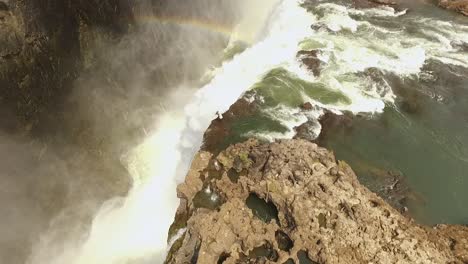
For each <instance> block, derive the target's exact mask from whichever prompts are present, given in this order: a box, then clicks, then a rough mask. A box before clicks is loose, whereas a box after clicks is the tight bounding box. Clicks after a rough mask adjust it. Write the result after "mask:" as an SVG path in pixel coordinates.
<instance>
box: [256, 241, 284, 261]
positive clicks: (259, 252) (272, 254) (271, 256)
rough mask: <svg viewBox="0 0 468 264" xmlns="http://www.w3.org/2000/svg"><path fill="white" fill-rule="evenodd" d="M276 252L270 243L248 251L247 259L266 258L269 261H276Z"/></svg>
mask: <svg viewBox="0 0 468 264" xmlns="http://www.w3.org/2000/svg"><path fill="white" fill-rule="evenodd" d="M278 257H279V256H278V252H276V250H274V249H273V247H272V246H271V244H270V243H266V244H264V245H262V246H260V247H256V248H254V249H252V251H250V253H249V256H248V258H249V259H262V258H266V259H268V260H270V261H275V262H276V261H278Z"/></svg>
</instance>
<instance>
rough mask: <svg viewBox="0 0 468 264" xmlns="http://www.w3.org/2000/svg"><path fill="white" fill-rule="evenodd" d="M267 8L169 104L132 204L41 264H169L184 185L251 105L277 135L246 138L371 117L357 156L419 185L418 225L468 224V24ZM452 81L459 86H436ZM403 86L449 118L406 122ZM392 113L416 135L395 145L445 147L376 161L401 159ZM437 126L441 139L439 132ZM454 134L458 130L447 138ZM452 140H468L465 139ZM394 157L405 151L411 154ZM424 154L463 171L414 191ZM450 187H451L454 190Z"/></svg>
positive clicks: (123, 202)
mask: <svg viewBox="0 0 468 264" xmlns="http://www.w3.org/2000/svg"><path fill="white" fill-rule="evenodd" d="M260 2H262V4H261V5H260V4H259V5H258V7H256V8H259V10H260V9H261V10H263V11H262V12H260V13H264V14H263V15H259V14H251V16H249V17H245V18H244V19H243V20H241V22H240V23H239V24H238V25H237V27H235V28H234V29H232V32H230V35H229V37H230V40H229V45H228V47H226V50H225V53H233V54H230V55H229V56H226V59H225V60H224V61H223V63H222V65H221V66H219V67H216V68H214V69H212V70H210V71H209V72H207V74H206V75H205V79H204V83H206V84H205V85H204V86H202V87H200V88H199V89H192V88H193V87H190V89H187V88H186V87H177V88H174V89H173V90H174V92H173V93H172V94H171V96H169V97H168V98H167V101H168V102H173V104H172V107H168V108H167V109H166V111H165V112H164V113H163V114H161V116H160V117H159V118H158V123H157V124H156V129H155V130H154V131H153V132H152V133H149V136H148V138H147V139H146V141H145V142H144V143H143V144H141V145H140V146H138V147H136V148H135V149H134V150H133V151H132V152H131V153H129V154H128V155H127V157H126V159H125V160H126V162H127V165H128V166H127V167H128V169H129V171H130V173H131V174H132V176H133V177H134V186H133V189H132V190H131V191H130V193H129V195H128V197H126V198H116V199H114V200H111V201H108V202H107V203H106V204H105V205H104V206H103V207H102V208H101V210H100V212H99V213H98V215H97V216H96V217H95V219H94V221H93V225H92V228H91V230H90V232H89V234H88V235H87V236H86V237H85V238H82V239H79V241H68V242H67V243H65V244H64V245H63V248H62V250H60V254H56V255H55V256H54V257H53V258H52V259H50V258H49V257H50V256H48V258H47V260H44V256H45V255H44V254H45V253H44V251H47V243H46V242H44V245H43V248H42V249H41V248H39V249H38V250H37V251H36V253H37V254H35V255H34V256H33V257H32V260H31V261H30V262H31V263H52V264H59V263H60V264H61V263H76V264H94V263H96V264H97V263H162V262H163V261H164V257H165V254H166V250H167V248H168V245H167V239H168V237H167V232H168V229H169V227H170V225H171V223H172V221H173V217H174V214H175V210H176V208H177V206H178V199H177V197H176V186H177V183H179V182H180V181H182V180H183V178H184V176H185V173H186V172H187V170H188V167H189V166H190V162H191V158H192V157H193V155H194V154H195V153H196V151H198V150H199V148H200V146H201V144H202V139H203V134H204V132H205V130H206V129H207V127H208V126H209V124H210V122H211V121H212V120H213V119H214V118H215V117H216V113H217V112H219V113H223V112H225V111H226V110H228V108H229V107H230V106H231V105H232V104H233V103H234V102H235V101H236V100H237V99H239V98H240V97H242V96H245V98H246V99H247V100H249V101H250V102H252V103H253V102H255V103H257V104H258V105H259V106H260V107H261V111H260V113H258V115H260V116H262V117H263V118H262V119H255V120H263V121H261V122H264V123H268V124H271V123H274V124H276V125H274V126H271V125H262V124H261V122H260V123H255V124H246V125H245V126H243V127H244V128H243V129H240V130H239V131H237V133H239V137H240V138H247V137H251V136H255V137H259V138H262V139H266V140H274V139H278V138H291V137H293V136H294V134H295V132H294V129H293V128H294V127H295V126H298V125H301V124H303V123H305V122H311V123H312V125H311V129H310V133H312V134H313V136H315V137H316V136H318V135H319V134H320V130H321V126H320V124H319V123H318V118H319V117H320V116H321V115H323V114H324V111H325V110H328V111H332V112H333V113H336V114H341V113H344V112H351V113H354V114H358V113H360V114H366V115H367V116H368V117H369V118H368V119H366V122H368V123H366V124H363V127H364V128H366V129H362V128H361V129H360V130H359V129H357V131H359V133H357V134H356V132H355V131H354V134H353V136H351V137H350V138H351V139H353V140H354V142H353V143H350V144H360V146H357V147H355V148H356V152H359V151H361V152H366V150H367V151H368V153H372V154H369V155H363V156H364V158H365V159H367V160H369V161H370V163H372V162H373V161H374V160H373V159H377V157H378V158H381V159H383V160H384V163H385V164H396V165H394V166H395V167H397V168H398V169H399V170H401V171H402V173H403V174H404V176H405V177H408V178H410V179H409V182H410V183H412V182H413V183H414V185H415V186H412V187H413V188H414V189H415V190H417V191H420V192H421V193H422V195H423V196H424V198H425V200H426V205H425V207H424V208H425V209H424V210H425V211H424V210H423V211H424V212H420V213H419V216H420V218H419V219H421V221H428V222H432V221H434V220H424V219H427V218H428V217H431V215H434V214H444V213H446V216H445V217H441V218H437V219H436V220H435V221H441V220H446V221H447V222H460V221H463V220H465V221H466V220H467V219H468V212H467V211H466V208H464V207H463V205H466V204H468V194H467V193H466V192H463V191H462V190H463V189H462V187H460V186H468V179H467V178H468V177H467V175H466V171H468V170H465V169H467V168H468V165H467V163H468V138H467V136H466V134H463V133H464V132H463V131H466V130H467V129H468V119H467V116H468V112H467V110H466V107H465V108H464V109H461V108H460V107H458V106H459V105H460V104H461V103H463V102H465V106H466V102H467V101H466V99H460V98H458V97H457V96H454V94H458V95H459V96H460V97H461V96H464V97H468V90H467V88H468V82H467V81H468V79H467V76H468V72H467V69H468V50H467V46H468V24H467V23H466V22H467V21H466V20H460V19H459V20H456V21H451V20H450V19H451V15H449V14H447V13H445V11H437V12H436V11H433V10H434V9H435V8H434V7H432V9H431V10H432V11H427V10H425V9H424V8H421V9H420V10H419V11H418V10H414V11H413V10H409V11H407V10H405V9H402V10H394V9H393V8H391V7H376V8H370V9H354V8H351V7H349V6H348V5H345V4H344V3H341V2H340V1H319V2H318V3H316V2H314V3H308V2H307V1H306V2H305V3H301V2H299V1H296V0H282V1H273V0H271V1H260ZM421 5H423V4H421ZM253 13H255V12H253ZM439 13H440V14H439ZM254 24H255V25H256V26H253V25H254ZM311 25H312V27H311ZM181 26H183V25H181ZM224 33H226V32H224ZM239 46H240V47H241V48H239ZM233 50H234V51H236V52H233ZM301 50H302V51H307V50H309V51H310V50H318V51H319V53H318V59H319V60H320V64H321V72H320V74H319V75H317V76H314V74H312V72H310V71H309V70H308V69H306V68H305V67H304V66H303V65H302V64H301V63H300V60H299V59H298V57H297V54H298V52H299V51H301ZM220 56H221V55H220ZM447 76H448V77H447ZM443 78H448V79H453V80H455V81H452V82H448V81H447V82H445V83H440V82H437V80H440V79H443ZM396 85H398V88H399V89H400V90H402V89H409V90H411V89H415V90H417V91H418V92H419V93H420V94H421V95H420V96H421V97H424V98H426V97H427V98H428V99H427V102H426V101H424V102H423V103H422V104H424V106H425V107H426V108H429V110H427V111H431V109H442V110H440V111H442V113H432V112H431V113H432V114H433V115H430V116H429V117H428V118H427V119H425V120H423V121H420V123H421V124H419V125H417V124H415V125H413V126H411V125H409V124H408V123H412V122H413V123H415V122H416V123H417V122H419V121H413V120H412V119H411V117H405V113H402V111H401V109H400V106H399V96H400V95H399V92H398V91H397V90H396V88H397V87H396ZM446 86H453V87H455V88H456V89H457V90H456V91H454V90H452V88H451V87H446ZM415 87H416V88H415ZM434 87H435V88H440V90H437V89H434ZM455 88H453V89H455ZM192 91H193V92H192ZM305 102H310V103H312V105H314V106H315V107H314V108H313V109H312V110H309V111H302V110H301V109H300V108H299V106H300V105H301V104H303V103H305ZM169 105H171V104H169ZM452 107H453V109H457V111H458V110H459V111H458V112H457V113H459V114H458V115H451V114H450V113H451V112H450V111H449V110H446V109H451V108H452ZM443 109H445V110H443ZM423 111H426V110H423ZM389 113H393V115H392V116H394V119H396V120H394V119H392V121H391V122H390V121H389V122H390V124H389V125H390V126H396V127H398V126H405V129H404V131H403V132H400V133H398V131H396V132H395V131H391V129H388V130H389V131H390V132H388V133H391V136H392V140H395V141H398V137H403V138H404V137H408V138H410V137H411V138H412V140H410V141H414V140H413V139H416V138H419V137H421V138H424V135H426V134H427V133H430V134H431V135H432V136H431V137H429V138H428V139H427V143H428V144H429V143H432V144H437V146H434V147H429V149H427V148H426V149H423V148H419V149H418V147H421V146H417V145H411V144H410V143H405V145H406V146H411V147H412V148H411V149H405V150H400V151H398V149H395V150H394V152H395V153H393V154H395V157H394V158H391V157H390V158H385V157H383V156H384V155H385V154H386V153H387V152H386V151H383V150H382V151H381V152H379V151H375V150H376V149H383V148H387V147H388V148H391V149H394V148H395V147H393V146H386V145H385V144H392V142H393V141H391V140H390V141H388V140H380V141H379V140H378V137H379V136H381V137H385V135H377V132H378V133H386V132H385V131H386V129H374V130H372V124H373V122H377V121H374V118H377V119H378V117H379V116H382V115H385V114H387V115H389ZM438 114H440V115H438ZM438 118H449V120H451V121H452V122H454V123H452V124H448V123H447V121H444V122H442V121H440V120H439V121H438ZM252 122H253V121H252ZM400 122H401V123H400ZM431 122H432V123H431ZM434 123H435V124H436V125H435V126H436V128H435V129H434V130H431V129H433V127H432V124H434ZM442 123H443V124H442ZM445 125H447V126H449V127H448V128H447V127H445V128H443V129H440V130H437V128H441V127H443V126H445ZM366 126H367V127H366ZM245 127H247V128H249V129H245ZM369 127H371V128H369ZM450 128H453V130H457V131H458V132H457V134H453V133H452V132H453V131H452V129H450ZM425 129H426V130H425ZM416 130H417V131H416ZM429 130H430V132H428V131H429ZM433 131H435V132H433ZM366 133H367V134H366ZM372 133H376V134H375V135H374V134H372ZM418 133H419V134H418ZM369 135H371V136H372V137H373V138H377V140H370V141H369V143H365V142H364V141H363V140H359V139H360V137H362V138H366V136H369ZM452 138H453V140H452ZM340 140H341V139H339V138H338V139H335V141H333V142H330V144H329V145H330V146H331V147H332V148H333V147H336V148H337V150H336V151H337V155H338V156H339V157H340V156H341V157H340V158H343V157H345V158H346V159H347V158H350V159H352V157H353V156H355V154H356V153H355V152H353V151H348V152H346V151H344V150H343V151H342V152H340V147H341V149H345V147H343V146H346V148H354V146H349V145H346V142H342V141H340ZM401 140H402V141H403V142H406V141H405V139H401ZM438 140H439V142H437V141H438ZM382 144H384V145H382ZM451 144H452V145H451ZM395 145H396V146H400V147H401V144H400V143H395ZM425 151H427V152H430V153H433V152H443V153H447V155H452V154H453V155H455V156H456V157H457V158H456V159H457V161H456V162H455V164H448V165H447V164H446V165H444V164H443V163H444V162H445V161H444V159H445V158H446V156H444V158H441V160H439V161H438V160H433V159H428V161H429V162H431V163H432V162H436V163H437V162H440V163H441V164H440V166H441V167H447V166H448V167H450V168H451V167H454V166H455V167H457V171H455V170H450V169H447V170H446V171H445V173H446V174H444V175H440V174H437V175H429V174H427V175H425V176H426V178H424V179H422V178H419V179H417V180H411V175H410V174H409V173H410V172H413V171H414V170H413V167H411V166H410V167H408V166H407V167H405V166H399V165H401V163H405V164H406V163H412V162H413V163H414V165H413V166H416V167H424V166H429V164H425V163H426V161H424V159H423V158H417V157H416V155H418V154H417V153H419V152H425ZM407 152H408V154H407ZM397 153H399V154H400V155H398V154H397ZM424 155H426V154H421V156H424ZM413 159H414V161H413ZM392 162H393V163H392ZM398 162H400V163H398ZM351 165H353V163H352V162H351ZM431 166H432V165H431ZM423 171H425V172H427V173H430V172H428V171H427V170H423ZM358 172H359V170H358ZM437 172H438V173H439V172H440V173H443V171H440V170H439V171H437ZM417 175H419V174H417ZM418 177H419V176H418ZM421 177H422V176H421ZM441 178H443V179H441ZM420 181H423V182H424V184H421V185H422V186H423V187H424V188H425V189H424V188H423V189H418V188H417V187H418V186H417V185H418V184H417V182H420ZM441 181H447V182H451V183H452V184H450V185H443V184H440V182H441ZM438 185H439V186H440V188H443V191H441V190H439V189H437V190H438V191H437V192H436V194H437V195H441V196H443V197H444V198H442V197H434V196H431V194H430V192H429V191H431V190H432V189H434V188H436V186H438ZM428 186H429V187H428ZM443 186H445V187H443ZM426 187H427V188H426ZM446 187H447V189H444V188H446ZM449 188H451V189H449ZM433 195H435V194H433ZM436 200H437V201H438V200H442V201H443V202H444V203H445V204H450V205H447V207H448V208H450V210H439V209H431V203H433V204H434V205H435V207H437V208H438V207H439V203H438V202H437V201H436ZM438 210H439V211H438ZM46 255H47V254H46Z"/></svg>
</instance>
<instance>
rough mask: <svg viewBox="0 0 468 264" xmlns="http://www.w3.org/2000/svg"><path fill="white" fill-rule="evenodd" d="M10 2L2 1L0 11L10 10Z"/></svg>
mask: <svg viewBox="0 0 468 264" xmlns="http://www.w3.org/2000/svg"><path fill="white" fill-rule="evenodd" d="M8 9H9V8H8V2H5V1H0V11H8Z"/></svg>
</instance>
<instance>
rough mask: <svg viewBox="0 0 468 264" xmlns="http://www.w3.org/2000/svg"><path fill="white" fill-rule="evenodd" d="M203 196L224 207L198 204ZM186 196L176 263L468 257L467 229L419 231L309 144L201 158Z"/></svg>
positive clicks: (184, 187)
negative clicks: (183, 229)
mask: <svg viewBox="0 0 468 264" xmlns="http://www.w3.org/2000/svg"><path fill="white" fill-rule="evenodd" d="M197 193H205V194H209V197H211V198H212V200H218V199H220V200H221V201H223V202H221V203H218V206H217V207H216V208H211V209H208V207H203V206H200V205H198V206H195V205H194V202H193V199H194V197H195V196H196V195H197ZM178 195H179V197H180V198H181V199H182V203H181V207H180V208H179V211H178V219H179V220H180V219H185V220H187V219H188V220H187V222H186V231H185V233H184V235H183V236H182V237H181V238H180V239H179V241H178V243H176V245H177V246H174V248H173V249H172V252H171V254H170V256H169V257H168V259H167V262H168V263H226V264H227V263H305V262H299V258H301V259H302V261H304V259H306V260H307V261H309V262H308V263H466V260H467V253H468V249H467V241H466V237H467V236H466V234H467V232H468V228H466V227H461V226H439V227H436V228H429V227H425V226H420V225H417V224H416V223H414V222H413V221H412V220H410V219H408V218H405V217H403V216H402V215H401V214H400V213H399V212H398V211H396V210H395V209H393V208H392V207H391V206H389V205H388V204H387V203H386V202H385V201H384V200H382V199H381V198H379V197H378V196H377V195H376V194H374V193H372V192H370V191H369V190H368V189H367V188H365V187H363V186H362V185H361V184H360V183H359V182H358V179H357V177H356V175H355V174H354V172H353V171H352V169H351V168H350V167H349V166H348V165H347V164H346V163H344V162H340V161H336V160H335V157H334V156H333V154H332V153H331V152H329V151H328V150H326V149H324V148H321V147H318V146H317V145H316V144H314V143H311V142H309V141H305V140H286V141H280V142H276V143H271V144H260V143H259V142H257V141H256V140H249V141H247V142H244V143H240V144H236V145H233V146H231V147H229V148H228V149H227V150H225V151H223V152H221V153H220V154H219V155H218V156H216V157H213V156H212V154H210V153H207V152H200V153H199V154H198V155H197V156H196V157H195V159H194V162H193V164H192V168H191V169H190V172H189V174H188V176H187V178H186V181H185V183H183V184H181V185H180V186H179V188H178ZM181 216H185V217H181ZM185 220H183V221H185ZM181 226H182V225H181Z"/></svg>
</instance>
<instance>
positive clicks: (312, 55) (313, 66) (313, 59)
mask: <svg viewBox="0 0 468 264" xmlns="http://www.w3.org/2000/svg"><path fill="white" fill-rule="evenodd" d="M319 54H320V51H319V50H301V51H299V52H298V53H297V57H298V58H299V59H300V61H301V62H302V63H303V64H304V65H305V66H306V67H307V68H308V69H309V70H310V71H312V73H313V74H314V76H320V72H321V71H322V70H321V65H322V61H321V60H320V59H319V58H318V55H319Z"/></svg>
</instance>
